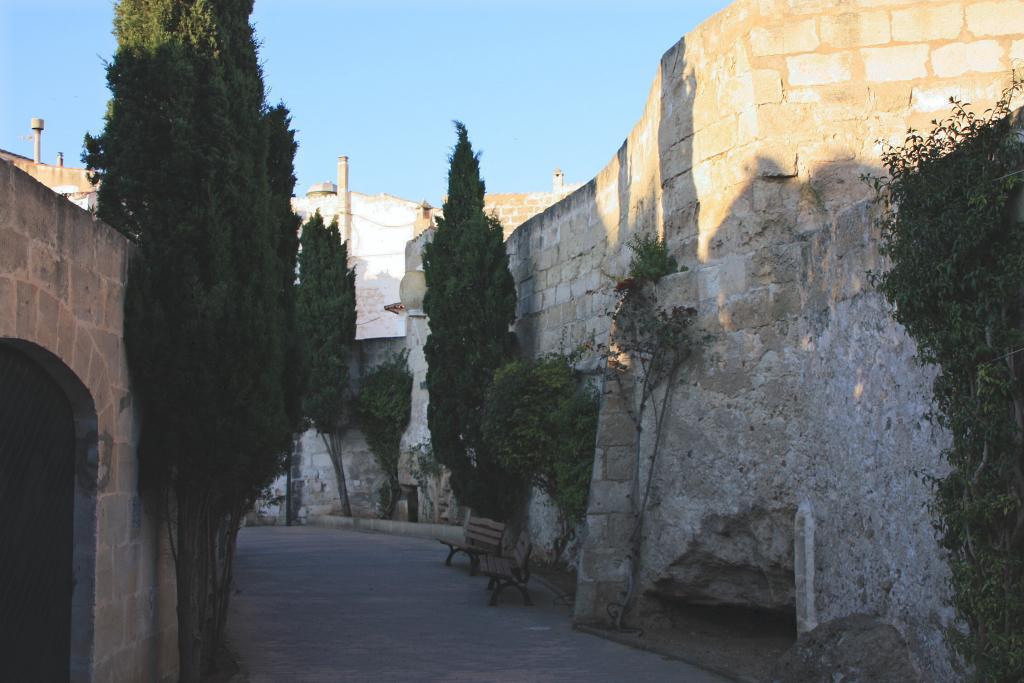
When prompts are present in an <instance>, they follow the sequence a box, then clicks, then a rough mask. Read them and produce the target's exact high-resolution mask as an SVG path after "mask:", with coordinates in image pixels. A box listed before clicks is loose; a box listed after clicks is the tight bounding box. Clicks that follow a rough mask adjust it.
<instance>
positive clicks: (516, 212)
mask: <svg viewBox="0 0 1024 683" xmlns="http://www.w3.org/2000/svg"><path fill="white" fill-rule="evenodd" d="M579 187H580V184H579V183H574V184H567V185H563V186H560V187H555V188H552V191H551V192H520V193H497V194H487V195H485V196H484V211H486V212H487V213H489V214H492V215H494V216H497V218H498V220H500V221H501V225H502V227H503V228H504V230H505V238H506V239H507V238H508V236H509V235H511V234H512V231H513V230H515V229H516V228H518V227H519V226H520V225H522V224H523V223H525V222H526V221H528V220H529V219H531V218H533V217H534V216H536V215H537V214H538V213H540V212H541V211H543V210H544V209H546V208H548V207H549V206H551V205H552V204H554V203H556V202H559V201H561V200H563V199H565V198H566V197H567V196H568V195H570V194H572V193H573V192H575V191H576V190H577V189H579Z"/></svg>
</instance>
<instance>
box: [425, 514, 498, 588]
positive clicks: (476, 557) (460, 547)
mask: <svg viewBox="0 0 1024 683" xmlns="http://www.w3.org/2000/svg"><path fill="white" fill-rule="evenodd" d="M504 533H505V525H504V524H502V523H501V522H496V521H495V520H493V519H487V518H486V517H470V519H469V521H468V522H467V523H466V528H465V530H464V532H463V540H462V541H461V542H456V541H447V540H444V539H440V538H439V539H437V540H438V541H440V542H441V543H442V544H444V545H446V546H448V548H449V553H448V559H446V560H445V561H444V563H445V564H446V565H448V566H451V563H452V556H454V555H455V553H457V552H461V553H465V554H466V555H468V556H469V561H470V566H469V573H470V574H476V572H477V569H478V567H479V565H480V558H481V556H486V555H500V554H501V539H502V536H503V535H504Z"/></svg>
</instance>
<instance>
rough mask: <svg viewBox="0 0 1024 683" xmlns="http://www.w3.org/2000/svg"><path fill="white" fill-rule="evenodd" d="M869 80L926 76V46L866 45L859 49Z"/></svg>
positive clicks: (891, 79) (906, 79) (908, 78)
mask: <svg viewBox="0 0 1024 683" xmlns="http://www.w3.org/2000/svg"><path fill="white" fill-rule="evenodd" d="M860 54H861V57H862V58H863V59H864V70H865V73H866V76H867V80H868V81H870V82H885V81H909V80H913V79H915V78H926V77H927V76H928V67H927V62H928V46H927V45H900V46H897V47H866V48H862V49H861V51H860Z"/></svg>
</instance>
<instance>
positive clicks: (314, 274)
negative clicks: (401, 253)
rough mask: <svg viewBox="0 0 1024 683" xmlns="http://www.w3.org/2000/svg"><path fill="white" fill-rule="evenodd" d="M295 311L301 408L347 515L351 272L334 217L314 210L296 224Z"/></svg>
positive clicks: (352, 324)
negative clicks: (345, 445)
mask: <svg viewBox="0 0 1024 683" xmlns="http://www.w3.org/2000/svg"><path fill="white" fill-rule="evenodd" d="M297 314H298V329H299V335H300V337H301V340H302V342H301V343H302V347H303V352H302V355H303V364H304V366H305V367H304V373H305V376H306V378H307V379H306V385H305V389H304V392H303V397H302V408H303V411H304V412H305V415H306V417H308V418H309V419H310V420H312V421H313V425H314V426H315V427H316V430H317V432H319V433H320V436H321V438H322V439H323V441H324V445H325V446H326V447H327V452H328V453H329V454H330V457H331V464H333V465H334V474H335V475H336V477H337V480H338V496H339V497H340V498H341V511H342V514H344V515H346V516H351V515H352V508H351V505H350V504H349V499H348V483H347V480H346V477H345V465H344V463H343V462H342V458H341V455H342V454H341V437H342V435H343V434H344V433H345V430H346V429H347V428H348V423H349V422H350V421H351V420H352V415H351V412H352V405H351V401H350V400H349V399H350V397H349V395H348V371H349V360H350V359H351V357H352V347H353V345H354V344H355V338H356V272H355V270H354V269H353V268H349V267H348V244H343V243H342V241H341V235H340V234H339V233H338V221H336V220H335V221H331V224H330V225H328V226H325V225H324V219H323V218H322V217H321V216H320V212H319V211H317V212H316V213H315V214H313V216H312V217H311V218H310V219H309V220H308V221H306V224H305V225H303V226H302V251H301V252H300V254H299V295H298V306H297Z"/></svg>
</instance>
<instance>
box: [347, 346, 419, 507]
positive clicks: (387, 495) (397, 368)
mask: <svg viewBox="0 0 1024 683" xmlns="http://www.w3.org/2000/svg"><path fill="white" fill-rule="evenodd" d="M407 357H408V352H406V351H403V352H402V353H400V354H397V355H395V356H392V357H391V358H390V359H388V360H387V361H385V362H384V363H381V364H380V365H378V366H377V367H375V368H373V369H372V370H370V371H369V372H367V373H366V375H365V376H364V377H363V380H362V382H361V386H360V387H359V399H358V402H357V404H356V405H357V408H356V410H357V412H358V415H359V427H360V429H361V430H362V432H363V435H364V436H365V437H366V443H367V444H368V445H369V446H370V452H371V453H373V457H374V459H375V460H376V461H377V464H378V465H379V466H380V468H381V470H382V471H383V472H384V475H385V477H386V479H385V480H384V481H383V482H382V483H381V485H380V488H379V489H378V490H377V512H378V514H379V515H380V516H381V517H382V518H383V519H390V518H391V515H392V513H393V512H394V510H395V505H396V504H397V503H398V499H399V497H400V494H401V488H400V487H399V485H398V460H399V458H400V457H401V450H400V445H401V441H402V432H404V431H405V428H406V426H407V425H408V424H409V410H410V408H411V403H412V373H410V372H409V368H408V365H407V363H406V358H407Z"/></svg>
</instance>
